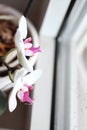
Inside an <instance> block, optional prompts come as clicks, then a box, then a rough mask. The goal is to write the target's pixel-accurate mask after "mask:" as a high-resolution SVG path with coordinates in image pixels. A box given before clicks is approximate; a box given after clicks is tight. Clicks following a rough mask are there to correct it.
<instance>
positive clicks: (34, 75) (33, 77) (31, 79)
mask: <svg viewBox="0 0 87 130" xmlns="http://www.w3.org/2000/svg"><path fill="white" fill-rule="evenodd" d="M41 74H42V71H41V70H40V69H38V70H35V71H33V72H31V73H30V74H28V75H26V76H24V77H23V83H27V85H29V86H30V85H33V84H34V83H35V82H36V81H37V80H38V79H39V78H40V76H41Z"/></svg>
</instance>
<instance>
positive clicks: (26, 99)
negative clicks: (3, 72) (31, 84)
mask: <svg viewBox="0 0 87 130" xmlns="http://www.w3.org/2000/svg"><path fill="white" fill-rule="evenodd" d="M23 102H28V103H29V104H32V103H33V100H32V99H31V98H30V97H29V92H25V93H24V96H23Z"/></svg>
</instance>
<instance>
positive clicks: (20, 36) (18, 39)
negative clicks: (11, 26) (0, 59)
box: [14, 16, 40, 72]
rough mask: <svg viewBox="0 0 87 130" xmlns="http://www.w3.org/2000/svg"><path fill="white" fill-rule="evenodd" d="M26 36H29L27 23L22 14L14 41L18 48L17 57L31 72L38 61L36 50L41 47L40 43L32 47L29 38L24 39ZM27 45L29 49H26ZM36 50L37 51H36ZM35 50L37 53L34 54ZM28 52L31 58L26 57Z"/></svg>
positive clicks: (38, 50)
mask: <svg viewBox="0 0 87 130" xmlns="http://www.w3.org/2000/svg"><path fill="white" fill-rule="evenodd" d="M26 36H27V23H26V19H25V17H24V16H22V17H21V18H20V20H19V26H18V29H17V32H16V34H15V37H14V41H15V46H16V48H17V57H18V60H19V63H20V64H21V65H22V66H23V67H24V68H25V69H27V70H28V71H29V72H31V71H33V65H34V63H35V61H36V55H37V54H36V52H40V49H39V48H40V47H39V44H38V46H37V47H32V44H31V43H30V41H29V43H28V39H29V38H28V39H26V40H25V41H26V42H25V41H23V40H24V39H25V38H26ZM25 45H26V46H27V50H25ZM30 45H31V47H30ZM34 50H37V51H36V52H35V51H34ZM33 52H35V55H33V54H34V53H33ZM27 54H29V56H31V57H30V59H29V60H28V59H27V58H26V55H27ZM30 54H31V55H30Z"/></svg>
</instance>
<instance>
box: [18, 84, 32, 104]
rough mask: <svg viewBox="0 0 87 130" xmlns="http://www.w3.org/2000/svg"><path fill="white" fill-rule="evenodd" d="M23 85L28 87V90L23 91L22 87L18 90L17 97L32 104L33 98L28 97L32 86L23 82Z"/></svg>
mask: <svg viewBox="0 0 87 130" xmlns="http://www.w3.org/2000/svg"><path fill="white" fill-rule="evenodd" d="M24 87H26V88H28V91H23V90H22V89H21V90H19V92H18V93H17V97H18V99H19V100H20V102H24V103H28V104H32V103H33V99H31V98H30V96H29V94H30V90H32V89H33V87H32V86H28V85H26V84H24Z"/></svg>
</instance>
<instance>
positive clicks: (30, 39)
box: [24, 37, 32, 44]
mask: <svg viewBox="0 0 87 130" xmlns="http://www.w3.org/2000/svg"><path fill="white" fill-rule="evenodd" d="M31 41H32V38H31V37H29V38H27V39H25V40H24V44H26V43H30V42H31Z"/></svg>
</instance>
